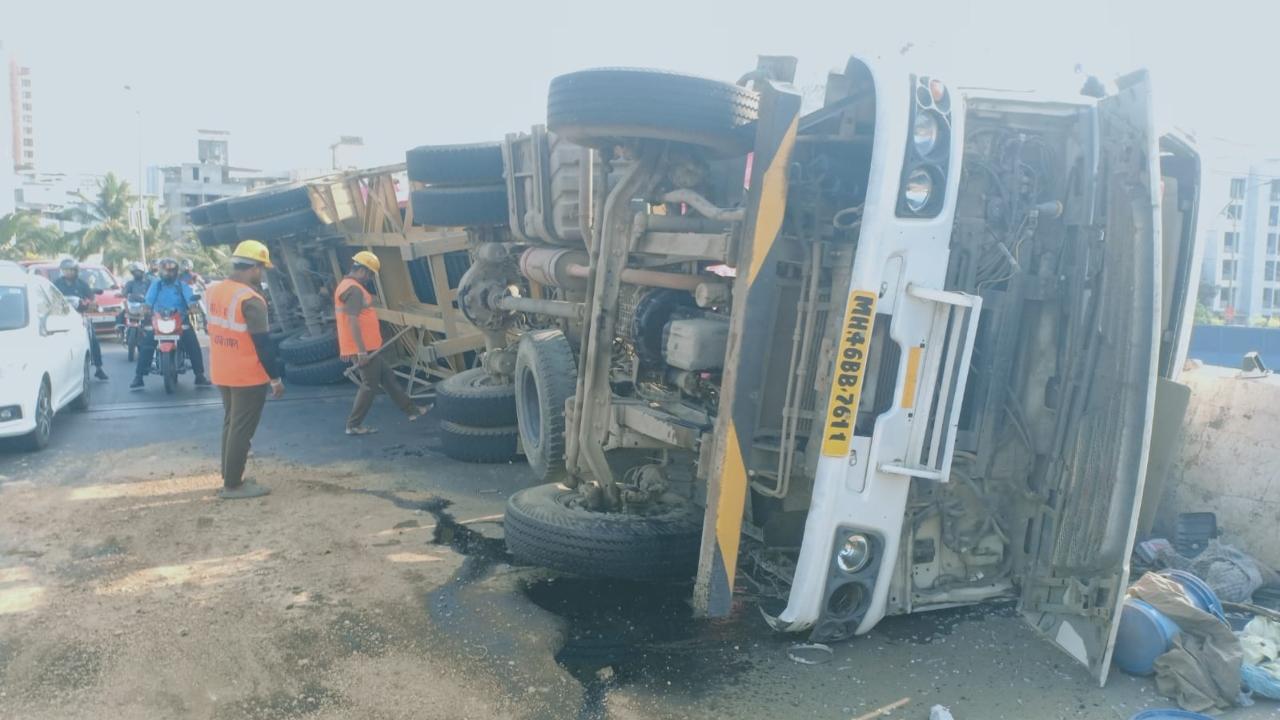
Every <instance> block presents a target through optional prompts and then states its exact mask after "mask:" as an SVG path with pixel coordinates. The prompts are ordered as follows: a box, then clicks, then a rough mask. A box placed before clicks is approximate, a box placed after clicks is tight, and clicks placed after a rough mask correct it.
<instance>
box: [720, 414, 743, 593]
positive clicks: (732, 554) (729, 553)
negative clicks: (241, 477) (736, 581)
mask: <svg viewBox="0 0 1280 720" xmlns="http://www.w3.org/2000/svg"><path fill="white" fill-rule="evenodd" d="M723 468H724V470H723V472H722V473H721V475H720V482H721V490H720V512H719V514H717V515H716V544H717V545H719V546H720V555H721V557H722V558H723V560H724V568H725V575H726V576H727V577H729V578H733V577H734V575H735V573H737V570H738V544H739V543H740V542H741V540H742V509H743V508H744V507H746V502H747V466H746V463H745V462H744V461H743V459H742V448H741V446H739V445H738V432H737V428H735V427H734V426H733V421H732V420H730V421H729V433H728V434H727V435H726V436H725V449H724V466H723Z"/></svg>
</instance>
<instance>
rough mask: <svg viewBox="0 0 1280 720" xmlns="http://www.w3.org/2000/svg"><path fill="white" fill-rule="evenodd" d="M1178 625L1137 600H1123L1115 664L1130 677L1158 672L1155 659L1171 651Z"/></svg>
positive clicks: (1117, 634)
mask: <svg viewBox="0 0 1280 720" xmlns="http://www.w3.org/2000/svg"><path fill="white" fill-rule="evenodd" d="M1177 636H1178V626H1177V625H1176V624H1175V623H1174V622H1173V621H1172V620H1170V619H1169V618H1168V617H1167V616H1165V614H1164V613H1162V612H1160V611H1159V610H1157V609H1155V608H1154V607H1152V606H1151V604H1150V603H1148V602H1146V601H1143V600H1139V599H1137V598H1129V599H1127V600H1125V601H1124V609H1123V610H1121V611H1120V629H1119V630H1118V631H1117V632H1116V649H1115V652H1114V653H1113V654H1112V656H1111V657H1112V661H1113V662H1114V663H1115V664H1116V666H1117V667H1119V668H1120V669H1121V670H1123V671H1125V672H1127V673H1129V674H1130V675H1151V674H1153V673H1155V662H1156V658H1158V657H1160V656H1161V655H1163V654H1165V653H1167V652H1169V649H1170V648H1172V647H1173V639H1174V638H1175V637H1177Z"/></svg>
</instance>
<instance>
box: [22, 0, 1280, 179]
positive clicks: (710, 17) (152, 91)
mask: <svg viewBox="0 0 1280 720" xmlns="http://www.w3.org/2000/svg"><path fill="white" fill-rule="evenodd" d="M1277 31H1280V2H1275V1H1274V0H1252V1H1249V2H1242V1H1238V0H1215V1H1214V2H1194V3H1191V2H1186V0H1166V1H1165V2H1147V1H1145V0H1132V1H1125V0H1109V1H1107V0H1070V1H1069V2H1055V3H1047V2H1038V1H1037V0H1020V1H1015V0H974V1H972V2H968V3H966V2H963V0H915V1H914V2H898V1H897V0H884V1H882V2H866V1H865V0H827V1H826V2H812V1H810V0H786V1H785V2H784V1H782V0H773V1H772V2H764V1H761V0H739V1H737V2H732V3H721V2H703V3H697V2H690V0H684V1H683V2H672V1H669V0H645V2H631V3H616V2H609V1H608V0H595V1H594V2H591V1H581V2H580V1H576V0H575V1H566V2H558V1H557V0H543V1H542V2H537V3H504V2H491V1H489V0H455V1H454V2H447V3H442V2H432V1H430V0H419V1H418V2H399V1H394V2H393V1H383V2H379V1H378V0H364V2H355V1H353V0H345V1H343V2H333V1H332V0H310V1H308V2H285V1H282V0H257V1H256V2H246V1H244V0H206V2H201V3H194V2H186V1H184V0H165V1H163V2H149V1H142V0H136V1H135V0H115V1H114V2H101V1H95V2H70V1H60V0H39V1H32V0H20V1H17V0H0V42H3V43H4V45H5V46H6V47H7V48H9V49H10V50H11V51H13V52H15V53H16V54H17V55H18V56H19V57H20V58H21V61H22V62H23V63H24V64H26V65H28V66H30V67H31V69H32V77H33V86H34V101H35V123H36V142H37V151H38V154H39V155H38V165H39V167H38V169H40V170H44V171H63V172H105V171H108V170H112V171H115V172H117V173H120V174H122V175H124V176H125V177H126V178H130V179H133V178H135V177H136V175H137V165H138V153H139V143H138V135H139V133H138V118H139V115H140V116H141V130H142V132H141V135H142V142H141V153H142V161H143V164H144V165H167V164H176V163H180V162H183V161H191V160H194V156H195V131H196V130H197V129H198V128H209V129H218V130H227V131H230V132H231V148H230V153H231V162H232V164H233V165H236V166H240V167H250V168H259V169H265V170H272V171H276V170H288V169H295V168H325V167H327V166H328V164H329V150H328V146H329V145H330V143H332V142H334V140H336V139H337V137H338V136H339V135H359V136H362V137H363V138H364V141H365V144H366V147H365V149H364V150H363V155H362V158H361V159H362V161H363V164H365V165H369V166H374V165H382V164H390V163H396V162H402V161H403V159H404V151H405V150H406V149H408V148H410V147H413V146H416V145H422V144H441V143H454V142H478V141H486V140H497V139H500V138H501V137H502V136H503V135H504V134H505V133H508V132H513V131H518V130H521V129H527V128H528V126H530V125H532V124H534V123H538V122H542V121H543V118H544V116H545V102H546V100H545V97H546V89H547V84H548V83H549V82H550V80H551V78H553V77H554V76H556V75H558V74H561V73H564V72H569V71H572V70H576V69H581V68H586V67H599V66H640V67H659V68H665V69H670V70H679V71H683V72H689V73H693V74H699V75H706V76H709V77H715V78H721V79H724V80H729V81H733V80H735V79H736V78H738V77H739V76H740V75H741V74H742V73H743V72H745V71H747V70H750V69H751V68H752V67H754V65H755V57H756V55H758V54H783V55H794V56H796V57H798V58H799V61H800V70H799V77H798V79H797V82H798V84H800V85H802V86H806V87H808V88H810V89H813V88H816V87H818V86H820V84H821V83H822V81H823V79H824V78H825V76H826V73H827V72H828V71H829V70H831V69H833V68H837V67H842V66H843V65H844V62H845V60H846V59H847V58H848V57H849V56H850V55H855V54H856V55H859V56H863V57H871V58H874V57H890V56H898V55H902V54H903V53H904V52H905V53H906V58H907V59H908V60H910V61H911V64H912V66H913V67H914V68H916V69H918V70H920V71H921V72H924V73H927V74H931V75H934V76H938V77H941V78H943V79H945V80H948V81H949V82H952V84H970V85H981V86H994V87H1001V88H1008V89H1026V90H1043V91H1052V92H1060V93H1066V92H1075V91H1076V90H1078V88H1079V87H1080V85H1081V84H1082V82H1083V76H1082V75H1080V74H1078V73H1077V70H1076V68H1077V66H1079V67H1082V68H1083V69H1084V71H1085V72H1086V73H1091V74H1096V75H1098V76H1099V77H1101V78H1103V79H1104V80H1110V79H1113V78H1115V77H1116V76H1118V75H1121V74H1124V73H1126V72H1128V71H1130V70H1133V69H1135V68H1138V67H1147V68H1149V69H1150V70H1151V72H1152V76H1153V83H1154V86H1155V94H1156V103H1157V104H1156V108H1157V115H1158V121H1159V122H1161V123H1162V124H1164V125H1168V126H1177V127H1180V128H1183V129H1187V130H1190V131H1194V132H1195V133H1196V136H1197V139H1199V140H1200V141H1201V142H1202V144H1205V143H1224V142H1225V143H1228V144H1229V145H1230V146H1232V147H1238V148H1242V149H1244V150H1245V151H1248V152H1250V153H1254V151H1255V150H1256V153H1258V154H1260V155H1266V156H1280V138H1277V137H1276V136H1277V133H1278V132H1280V130H1278V129H1277V126H1278V123H1277V118H1276V115H1277V110H1280V102H1278V101H1277V99H1276V93H1277V84H1276V82H1275V77H1276V72H1275V69H1276V67H1277V65H1280V63H1277V62H1276V60H1275V55H1276V52H1275V47H1276V44H1277V43H1276V38H1277V37H1278V36H1280V35H1278V34H1277ZM126 85H128V86H130V87H132V88H134V90H133V91H131V92H129V91H125V90H124V86H126Z"/></svg>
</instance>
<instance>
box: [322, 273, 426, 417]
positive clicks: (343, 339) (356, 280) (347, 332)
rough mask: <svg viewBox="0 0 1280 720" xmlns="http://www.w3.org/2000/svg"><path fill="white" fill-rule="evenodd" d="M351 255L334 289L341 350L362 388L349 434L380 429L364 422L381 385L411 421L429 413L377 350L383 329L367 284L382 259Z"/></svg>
mask: <svg viewBox="0 0 1280 720" xmlns="http://www.w3.org/2000/svg"><path fill="white" fill-rule="evenodd" d="M351 259H352V261H353V264H352V265H351V271H350V272H348V273H347V276H346V277H344V278H343V279H342V282H340V283H338V287H337V288H336V289H335V290H334V292H333V304H334V317H336V318H337V321H338V353H339V354H340V355H341V356H342V359H343V360H347V361H348V362H351V363H352V364H354V365H355V366H356V368H358V370H359V373H360V389H359V390H357V391H356V399H355V403H354V404H353V405H352V406H351V415H350V416H348V417H347V434H348V435H367V434H369V433H372V432H377V430H376V429H374V428H368V427H365V426H364V418H365V416H366V415H368V414H369V408H370V407H371V406H372V405H373V396H374V395H375V394H377V392H378V388H382V389H384V390H386V392H387V394H388V395H390V396H391V400H392V401H393V402H395V404H396V406H397V407H399V408H400V409H401V410H402V411H403V412H404V414H406V415H408V416H409V420H410V422H412V421H414V420H417V419H418V418H420V417H422V416H423V415H426V414H427V410H426V408H422V407H418V406H417V405H415V404H413V401H412V400H410V399H409V396H408V395H406V394H405V392H404V389H402V388H401V387H400V383H399V382H398V381H397V380H396V375H395V372H393V371H392V369H391V366H390V365H387V363H386V362H385V361H384V360H383V359H382V356H381V355H378V354H375V353H376V352H377V350H378V348H380V347H382V330H381V329H380V328H379V326H378V316H377V314H376V313H375V312H374V309H373V295H371V294H370V293H369V291H368V290H366V289H365V284H366V283H369V282H372V281H373V278H374V276H375V275H376V274H377V272H378V270H379V269H381V267H382V263H381V262H380V261H379V260H378V256H377V255H374V254H373V253H371V252H369V251H368V250H361V251H360V252H358V253H356V254H355V256H354V257H352V258H351Z"/></svg>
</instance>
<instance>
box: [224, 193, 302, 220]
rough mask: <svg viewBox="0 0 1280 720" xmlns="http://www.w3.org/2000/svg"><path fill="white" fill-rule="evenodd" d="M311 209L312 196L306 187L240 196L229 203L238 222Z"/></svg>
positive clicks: (230, 209)
mask: <svg viewBox="0 0 1280 720" xmlns="http://www.w3.org/2000/svg"><path fill="white" fill-rule="evenodd" d="M310 207H311V194H310V193H308V192H307V187H306V186H305V185H297V186H292V187H282V188H275V189H267V190H262V191H260V192H254V193H249V194H248V195H238V196H236V197H233V198H231V199H230V200H228V201H227V210H228V211H229V212H230V213H231V218H232V219H233V220H236V221H241V222H243V221H245V220H258V219H261V218H265V217H271V216H272V215H282V214H284V213H289V212H293V211H295V210H301V209H303V208H310Z"/></svg>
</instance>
